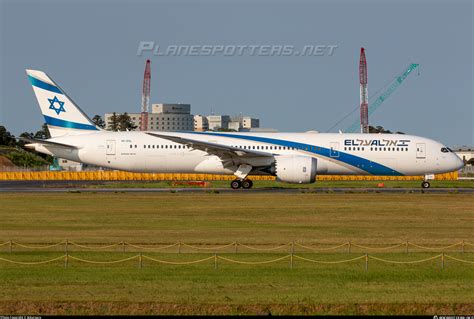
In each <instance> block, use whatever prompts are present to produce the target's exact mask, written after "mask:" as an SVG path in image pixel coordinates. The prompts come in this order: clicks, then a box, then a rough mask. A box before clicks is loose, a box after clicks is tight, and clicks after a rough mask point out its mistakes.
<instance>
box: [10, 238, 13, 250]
mask: <svg viewBox="0 0 474 319" xmlns="http://www.w3.org/2000/svg"><path fill="white" fill-rule="evenodd" d="M12 246H13V245H12V241H11V239H10V254H11V253H12Z"/></svg>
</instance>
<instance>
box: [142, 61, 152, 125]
mask: <svg viewBox="0 0 474 319" xmlns="http://www.w3.org/2000/svg"><path fill="white" fill-rule="evenodd" d="M150 63H151V62H150V60H146V65H145V74H144V75H143V90H142V113H141V116H140V119H141V124H140V131H147V130H148V110H149V109H150V82H151V71H150Z"/></svg>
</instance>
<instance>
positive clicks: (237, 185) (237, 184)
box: [230, 179, 242, 189]
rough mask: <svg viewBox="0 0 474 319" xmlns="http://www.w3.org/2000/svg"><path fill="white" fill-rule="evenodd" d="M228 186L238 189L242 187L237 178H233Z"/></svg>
mask: <svg viewBox="0 0 474 319" xmlns="http://www.w3.org/2000/svg"><path fill="white" fill-rule="evenodd" d="M230 187H232V189H239V188H240V187H242V182H241V181H239V180H238V179H234V180H233V181H232V182H231V183H230Z"/></svg>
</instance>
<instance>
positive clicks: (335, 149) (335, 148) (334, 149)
mask: <svg viewBox="0 0 474 319" xmlns="http://www.w3.org/2000/svg"><path fill="white" fill-rule="evenodd" d="M330 147H331V149H330V151H329V156H331V157H339V142H331V144H330Z"/></svg>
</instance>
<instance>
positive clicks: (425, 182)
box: [421, 181, 431, 188]
mask: <svg viewBox="0 0 474 319" xmlns="http://www.w3.org/2000/svg"><path fill="white" fill-rule="evenodd" d="M430 186H431V185H430V183H429V182H427V181H423V182H422V183H421V187H422V188H430Z"/></svg>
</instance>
